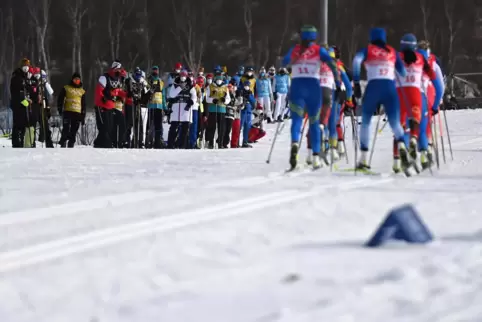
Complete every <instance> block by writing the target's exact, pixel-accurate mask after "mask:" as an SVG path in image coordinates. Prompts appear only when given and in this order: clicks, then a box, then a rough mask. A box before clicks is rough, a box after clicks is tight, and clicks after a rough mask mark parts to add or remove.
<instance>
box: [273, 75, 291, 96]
mask: <svg viewBox="0 0 482 322" xmlns="http://www.w3.org/2000/svg"><path fill="white" fill-rule="evenodd" d="M290 85H291V79H290V76H289V75H288V74H277V75H276V76H275V77H274V84H273V88H274V91H275V92H276V93H278V94H288V90H289V88H290Z"/></svg>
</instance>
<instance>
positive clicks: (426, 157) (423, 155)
mask: <svg viewBox="0 0 482 322" xmlns="http://www.w3.org/2000/svg"><path fill="white" fill-rule="evenodd" d="M431 157H432V155H431V154H430V153H429V152H428V151H425V150H424V151H422V152H420V163H421V164H422V170H427V169H429V168H430V167H431V166H432V165H433V159H431Z"/></svg>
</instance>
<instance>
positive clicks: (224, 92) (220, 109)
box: [206, 83, 231, 113]
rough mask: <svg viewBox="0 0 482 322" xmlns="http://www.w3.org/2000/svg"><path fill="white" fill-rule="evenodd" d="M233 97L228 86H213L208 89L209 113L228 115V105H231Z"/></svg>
mask: <svg viewBox="0 0 482 322" xmlns="http://www.w3.org/2000/svg"><path fill="white" fill-rule="evenodd" d="M230 101H231V97H230V95H229V91H228V87H227V86H226V85H224V84H223V85H221V86H218V85H216V84H214V83H213V84H211V85H209V86H208V87H207V88H206V103H208V111H209V113H226V104H229V102H230Z"/></svg>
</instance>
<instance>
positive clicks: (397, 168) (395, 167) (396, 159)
mask: <svg viewBox="0 0 482 322" xmlns="http://www.w3.org/2000/svg"><path fill="white" fill-rule="evenodd" d="M401 165H402V164H401V162H400V157H394V158H393V166H392V170H393V172H395V173H400V171H402V167H401Z"/></svg>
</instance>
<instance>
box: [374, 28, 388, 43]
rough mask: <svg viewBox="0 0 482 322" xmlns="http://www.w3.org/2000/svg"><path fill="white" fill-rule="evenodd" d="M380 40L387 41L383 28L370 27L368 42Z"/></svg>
mask: <svg viewBox="0 0 482 322" xmlns="http://www.w3.org/2000/svg"><path fill="white" fill-rule="evenodd" d="M374 41H380V42H383V43H384V44H386V43H387V32H386V31H385V29H383V28H372V30H370V42H374Z"/></svg>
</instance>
